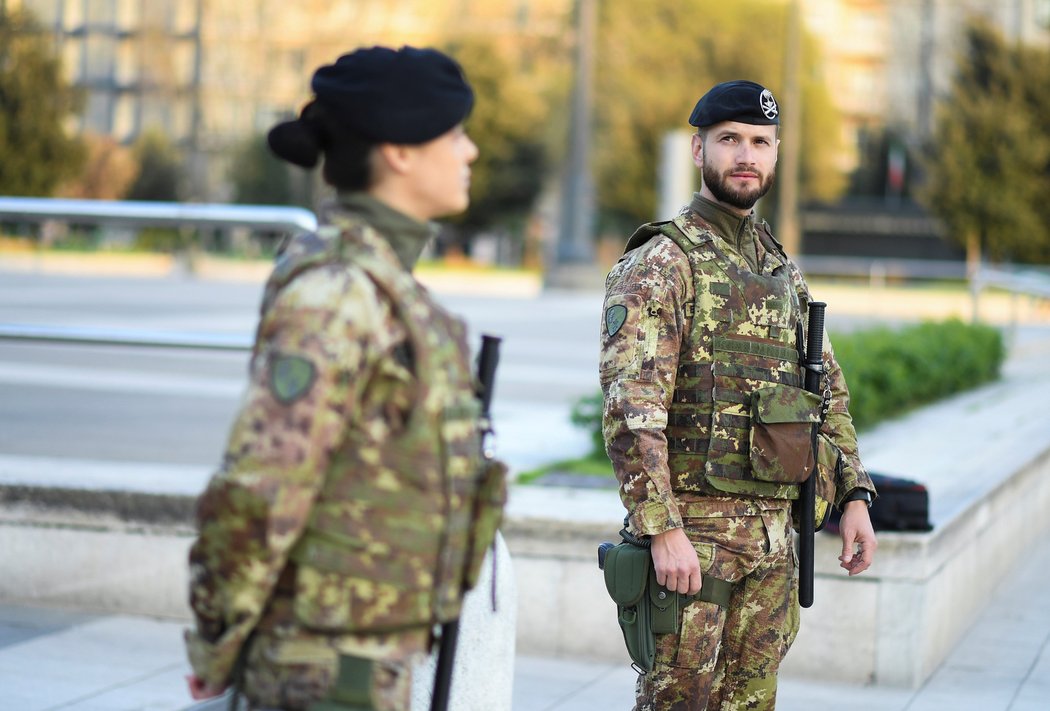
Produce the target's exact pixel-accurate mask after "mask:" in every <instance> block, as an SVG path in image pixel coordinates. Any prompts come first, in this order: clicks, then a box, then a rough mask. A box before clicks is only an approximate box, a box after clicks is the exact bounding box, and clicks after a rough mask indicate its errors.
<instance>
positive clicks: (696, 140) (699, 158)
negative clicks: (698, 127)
mask: <svg viewBox="0 0 1050 711" xmlns="http://www.w3.org/2000/svg"><path fill="white" fill-rule="evenodd" d="M691 145H692V149H693V164H694V165H695V166H696V167H697V168H703V167H704V139H703V138H701V137H700V134H699V133H694V134H693V138H692V142H691Z"/></svg>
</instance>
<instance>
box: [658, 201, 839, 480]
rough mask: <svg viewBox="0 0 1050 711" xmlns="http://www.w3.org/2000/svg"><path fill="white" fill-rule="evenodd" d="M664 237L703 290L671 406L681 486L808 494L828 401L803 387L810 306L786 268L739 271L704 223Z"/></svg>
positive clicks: (678, 226) (672, 229)
mask: <svg viewBox="0 0 1050 711" xmlns="http://www.w3.org/2000/svg"><path fill="white" fill-rule="evenodd" d="M661 231H662V233H663V234H665V235H666V236H668V237H670V238H671V239H672V240H674V242H675V244H677V245H678V246H679V247H680V248H681V249H682V251H684V252H685V254H686V255H687V257H688V259H689V265H690V267H691V271H692V279H693V287H694V290H695V294H696V297H695V301H694V303H693V304H687V305H686V316H687V329H688V332H687V333H686V334H685V335H684V337H683V342H682V348H681V352H680V356H679V363H678V371H677V374H676V378H675V389H674V397H673V402H672V404H671V406H670V408H669V410H668V422H667V428H666V435H667V447H668V459H669V468H670V472H671V486H672V489H673V490H674V491H697V492H703V493H713V492H724V493H728V494H740V495H750V496H759V497H771V498H787V499H795V498H798V489H799V487H798V482H800V481H802V480H804V479H805V477H806V475H808V474H809V472H810V471H811V469H812V466H813V457H814V452H813V448H814V446H815V438H816V432H817V428H818V427H819V423H820V404H821V403H820V398H819V396H817V395H814V394H812V393H809V392H807V391H806V390H804V389H802V385H803V378H802V368H801V365H800V360H801V359H800V357H799V350H798V338H799V333H798V332H799V325H798V324H799V318H800V314H801V311H802V306H801V305H800V302H799V297H798V294H797V292H796V291H795V289H794V286H793V285H792V282H791V279H790V277H789V275H788V273H787V270H786V268H779V269H776V270H774V272H773V273H772V274H771V275H763V274H756V273H754V272H752V271H750V270H748V269H742V268H740V267H738V266H737V264H736V263H735V262H734V261H733V260H731V259H730V258H729V257H728V256H727V255H726V253H725V252H724V251H723V250H722V249H721V248H719V246H718V245H717V244H716V242H715V240H714V239H713V235H712V233H711V231H710V228H709V227H707V225H706V224H704V223H702V222H699V221H698V220H697V219H696V218H695V217H692V218H688V217H687V216H685V215H679V216H678V217H677V218H676V219H675V220H674V221H673V222H671V223H665V225H664V226H663V228H662V230H661ZM688 317H691V318H688Z"/></svg>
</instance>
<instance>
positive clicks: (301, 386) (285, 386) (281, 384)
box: [270, 353, 317, 405]
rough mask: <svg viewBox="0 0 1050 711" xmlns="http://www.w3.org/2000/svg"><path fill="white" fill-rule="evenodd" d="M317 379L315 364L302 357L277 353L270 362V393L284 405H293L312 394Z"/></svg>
mask: <svg viewBox="0 0 1050 711" xmlns="http://www.w3.org/2000/svg"><path fill="white" fill-rule="evenodd" d="M316 379H317V369H316V368H315V367H314V364H313V363H312V362H310V361H309V360H307V359H306V358H303V357H302V356H296V355H284V354H283V353H277V354H275V355H274V356H273V358H272V359H271V361H270V392H271V393H272V394H273V396H274V398H275V399H276V400H277V402H279V403H281V404H282V405H291V404H292V403H293V402H295V401H296V400H298V399H299V398H301V397H303V396H304V395H306V393H308V392H310V388H312V387H313V384H314V380H316Z"/></svg>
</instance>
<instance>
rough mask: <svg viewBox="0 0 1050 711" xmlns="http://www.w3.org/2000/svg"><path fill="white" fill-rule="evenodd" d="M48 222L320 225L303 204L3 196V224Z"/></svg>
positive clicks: (298, 227) (278, 227)
mask: <svg viewBox="0 0 1050 711" xmlns="http://www.w3.org/2000/svg"><path fill="white" fill-rule="evenodd" d="M46 220H58V221H61V222H76V223H87V224H94V225H122V226H127V227H186V226H190V227H252V228H255V229H259V230H270V231H291V232H309V231H312V230H316V229H317V216H316V215H314V213H312V212H310V211H309V210H305V209H303V208H301V207H286V206H281V205H226V204H216V203H188V202H145V201H142V202H140V201H137V200H66V199H61V198H26V197H0V222H43V221H46Z"/></svg>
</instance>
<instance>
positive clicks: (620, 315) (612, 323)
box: [605, 304, 627, 336]
mask: <svg viewBox="0 0 1050 711" xmlns="http://www.w3.org/2000/svg"><path fill="white" fill-rule="evenodd" d="M626 321H627V307H626V306H624V305H623V304H616V305H614V306H610V307H609V308H607V309H606V310H605V330H606V332H607V333H608V334H609V335H610V336H615V335H616V332H617V331H619V330H620V329H621V328H622V327H623V324H624V323H625V322H626Z"/></svg>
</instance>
